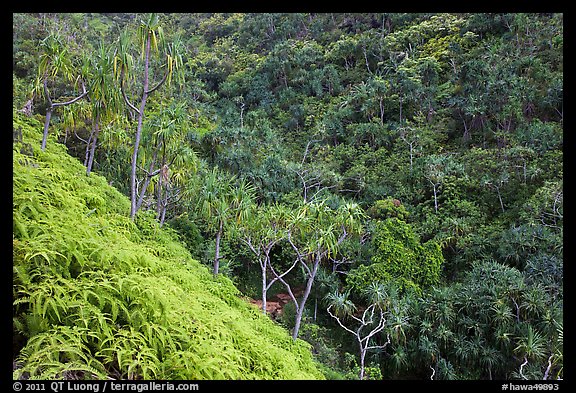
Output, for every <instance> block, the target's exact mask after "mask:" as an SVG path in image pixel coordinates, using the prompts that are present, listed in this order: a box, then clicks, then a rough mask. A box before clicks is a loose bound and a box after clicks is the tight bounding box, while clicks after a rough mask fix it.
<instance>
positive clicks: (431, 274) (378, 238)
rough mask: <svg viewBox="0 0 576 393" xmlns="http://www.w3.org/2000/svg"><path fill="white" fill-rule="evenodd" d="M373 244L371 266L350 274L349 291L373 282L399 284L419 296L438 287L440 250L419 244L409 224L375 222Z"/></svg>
mask: <svg viewBox="0 0 576 393" xmlns="http://www.w3.org/2000/svg"><path fill="white" fill-rule="evenodd" d="M372 244H373V249H374V251H373V253H374V255H373V257H372V264H370V265H363V266H360V267H358V268H356V269H354V270H352V271H351V272H350V275H349V276H348V278H347V284H348V286H349V287H350V288H354V289H356V290H361V289H362V288H365V287H367V286H368V285H369V284H370V283H372V282H377V281H389V280H398V281H399V283H400V284H401V285H403V286H408V287H412V288H414V289H416V290H417V291H419V292H421V291H422V289H425V288H428V287H430V286H432V285H435V284H438V282H439V280H440V272H441V265H442V263H443V262H444V257H443V256H442V251H441V249H440V246H439V245H438V244H437V243H435V242H433V241H428V242H425V243H420V240H419V239H418V236H417V235H416V234H415V233H414V231H413V229H412V227H411V226H410V224H407V223H406V222H404V221H401V220H399V219H397V218H389V219H386V220H384V221H379V222H377V224H376V227H375V230H374V238H373V240H372Z"/></svg>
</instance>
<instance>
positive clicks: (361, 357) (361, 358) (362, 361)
mask: <svg viewBox="0 0 576 393" xmlns="http://www.w3.org/2000/svg"><path fill="white" fill-rule="evenodd" d="M359 345H360V380H363V379H364V359H365V358H366V348H363V347H362V342H361V341H359Z"/></svg>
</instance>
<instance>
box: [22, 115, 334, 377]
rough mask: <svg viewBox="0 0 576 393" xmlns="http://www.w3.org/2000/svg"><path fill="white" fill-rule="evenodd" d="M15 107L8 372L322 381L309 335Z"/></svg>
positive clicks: (42, 375)
mask: <svg viewBox="0 0 576 393" xmlns="http://www.w3.org/2000/svg"><path fill="white" fill-rule="evenodd" d="M41 130H42V123H41V122H39V121H38V120H36V119H34V118H27V117H25V116H23V115H20V114H19V113H16V112H15V114H14V140H15V141H14V145H13V269H14V284H13V301H14V306H13V324H14V336H13V356H14V372H13V376H14V378H43V379H44V378H47V379H59V378H71V379H72V378H73V379H92V378H118V379H120V378H122V379H317V378H323V375H322V373H321V372H319V370H318V369H317V367H316V364H315V362H314V360H313V359H312V355H311V352H310V349H309V346H308V344H306V343H305V342H303V341H301V340H297V341H293V340H292V339H291V337H290V336H289V334H288V332H287V331H286V330H285V329H283V328H281V327H280V326H278V325H276V324H275V323H274V322H272V321H271V320H270V319H269V318H268V317H266V316H263V315H262V314H261V312H260V311H258V310H257V309H256V307H254V306H252V305H250V304H249V303H248V302H246V301H245V300H244V299H243V298H242V297H241V295H240V293H239V291H238V290H237V289H236V288H235V286H234V285H233V284H232V283H231V281H230V280H229V279H228V278H226V277H224V276H218V277H217V278H214V277H213V275H212V274H211V273H210V272H209V270H208V269H207V268H206V266H203V265H201V264H200V263H199V262H197V261H196V260H193V259H192V258H191V256H190V254H189V252H188V251H187V250H186V249H185V247H184V246H183V245H182V244H181V243H179V242H178V240H177V238H176V236H175V234H174V232H172V231H171V230H170V229H167V228H159V227H158V224H157V222H156V221H155V220H154V217H153V216H149V215H146V214H145V213H143V214H141V213H140V214H139V215H138V216H137V217H136V219H135V221H134V222H133V221H131V220H130V218H129V216H128V213H129V210H130V203H129V201H128V199H127V198H126V197H125V196H124V195H122V194H120V193H119V192H118V191H117V190H116V189H114V188H113V187H111V186H109V185H108V184H107V181H106V179H105V178H103V177H101V176H99V175H96V174H91V175H90V176H86V173H85V168H84V167H83V166H82V164H81V163H80V162H79V161H77V160H76V159H75V158H73V157H71V156H69V155H68V154H67V153H66V150H65V147H64V146H63V145H60V144H58V143H56V141H55V140H54V141H52V142H51V143H49V144H48V148H47V149H46V151H44V152H42V151H41V150H40V146H39V141H40V139H41Z"/></svg>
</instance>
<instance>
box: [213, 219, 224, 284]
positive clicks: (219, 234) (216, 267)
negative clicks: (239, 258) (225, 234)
mask: <svg viewBox="0 0 576 393" xmlns="http://www.w3.org/2000/svg"><path fill="white" fill-rule="evenodd" d="M222 225H223V223H222V221H220V228H219V229H218V232H216V249H215V252H214V275H215V276H216V275H218V270H219V268H220V239H221V237H222Z"/></svg>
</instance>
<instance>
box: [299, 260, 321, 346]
mask: <svg viewBox="0 0 576 393" xmlns="http://www.w3.org/2000/svg"><path fill="white" fill-rule="evenodd" d="M320 259H321V257H320V256H319V255H316V256H315V258H314V267H313V268H312V271H311V272H310V275H309V276H308V281H307V282H306V288H305V289H304V294H303V295H302V300H301V301H300V306H299V307H298V310H296V321H295V323H294V330H293V332H292V339H294V340H296V339H297V338H298V332H299V331H300V324H301V322H302V316H303V314H304V306H305V305H306V301H307V300H308V296H309V295H310V290H311V289H312V284H313V283H314V279H315V278H316V272H317V271H318V266H320Z"/></svg>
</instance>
